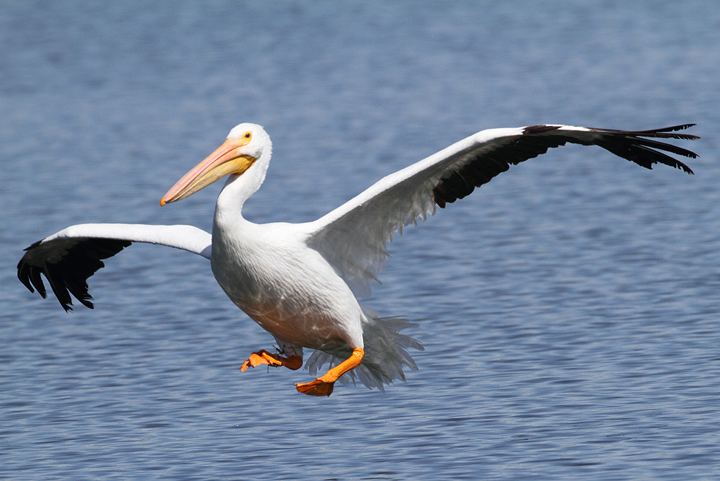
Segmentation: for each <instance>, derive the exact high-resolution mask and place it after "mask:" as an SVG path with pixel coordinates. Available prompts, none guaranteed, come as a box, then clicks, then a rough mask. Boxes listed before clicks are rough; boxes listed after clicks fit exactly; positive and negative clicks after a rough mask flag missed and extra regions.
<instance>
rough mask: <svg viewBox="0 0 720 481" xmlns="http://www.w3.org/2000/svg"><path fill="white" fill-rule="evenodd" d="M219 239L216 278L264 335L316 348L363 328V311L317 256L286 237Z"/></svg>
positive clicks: (214, 254) (214, 265)
mask: <svg viewBox="0 0 720 481" xmlns="http://www.w3.org/2000/svg"><path fill="white" fill-rule="evenodd" d="M215 237H216V236H215V235H213V250H212V259H211V264H212V270H213V274H214V275H215V278H216V279H217V281H218V283H219V284H220V286H221V287H222V288H223V290H224V291H225V292H226V294H227V295H228V296H229V297H230V299H231V300H232V301H233V302H234V303H235V304H236V305H237V306H238V307H240V308H241V309H242V310H243V311H245V312H246V313H247V314H248V315H249V316H250V317H252V318H253V319H254V320H255V321H256V322H257V323H258V324H260V325H261V326H262V327H263V328H264V329H265V330H267V331H269V332H271V333H272V334H273V335H275V336H276V337H278V338H280V339H283V340H286V341H288V342H294V343H297V344H300V345H303V346H306V347H314V348H319V347H321V346H322V344H323V343H326V342H331V341H332V342H334V341H336V340H337V339H338V338H342V339H343V340H347V338H348V336H350V337H353V338H354V337H356V336H357V335H358V334H357V333H352V334H351V333H350V331H354V330H357V329H358V328H359V326H360V320H361V316H362V310H361V308H360V306H359V304H358V303H357V300H356V299H355V296H354V295H353V294H352V292H351V291H350V289H349V288H348V286H347V285H346V284H345V282H344V281H343V280H342V279H341V278H340V277H339V276H338V275H337V274H336V273H335V271H334V270H333V269H332V267H330V265H329V264H328V263H327V262H326V261H325V260H324V258H322V256H320V254H318V253H317V251H314V250H312V249H310V248H308V247H307V246H306V245H305V244H304V243H303V242H301V241H298V242H293V241H292V238H289V237H287V236H271V237H268V236H262V235H258V236H255V237H252V238H240V239H238V238H218V239H217V241H216V239H215ZM356 324H357V328H356V327H354V326H355V325H356ZM360 336H361V333H360Z"/></svg>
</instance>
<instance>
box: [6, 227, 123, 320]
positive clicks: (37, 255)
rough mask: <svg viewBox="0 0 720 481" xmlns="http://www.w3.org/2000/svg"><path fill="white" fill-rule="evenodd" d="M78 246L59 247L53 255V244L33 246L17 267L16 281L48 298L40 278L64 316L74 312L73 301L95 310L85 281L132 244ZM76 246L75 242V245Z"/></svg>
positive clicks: (85, 243)
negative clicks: (55, 299)
mask: <svg viewBox="0 0 720 481" xmlns="http://www.w3.org/2000/svg"><path fill="white" fill-rule="evenodd" d="M79 241H80V243H79V244H71V245H69V246H64V247H60V251H54V250H53V249H55V244H54V241H48V242H47V243H44V242H43V240H40V241H37V242H34V243H33V244H31V245H30V246H28V247H27V248H26V249H25V254H24V255H23V256H22V258H21V259H20V261H19V262H18V265H17V277H18V279H19V280H20V282H21V283H22V284H23V285H24V286H25V287H26V288H27V289H28V290H29V291H30V292H31V293H33V292H35V291H37V293H38V294H39V295H40V297H42V298H46V297H47V292H46V290H45V286H44V284H43V280H42V277H45V279H46V280H47V281H48V282H49V284H50V287H51V289H52V291H53V293H54V294H55V297H56V298H57V299H58V302H59V303H60V306H61V307H62V308H63V310H64V311H65V312H69V311H72V310H73V297H74V298H75V299H77V301H78V302H79V303H80V304H82V305H83V306H85V307H87V308H88V309H94V308H95V306H94V304H93V302H92V301H91V299H92V296H91V295H90V293H89V292H88V286H87V279H88V278H89V277H90V276H92V275H93V274H94V273H95V272H96V271H97V270H98V269H100V268H102V267H104V265H105V264H104V263H103V262H102V261H101V259H106V258H108V257H112V256H113V255H115V254H117V253H118V252H120V251H121V250H122V249H124V248H125V247H128V246H129V245H131V244H132V241H127V240H115V239H95V238H81V239H79ZM76 242H77V241H76Z"/></svg>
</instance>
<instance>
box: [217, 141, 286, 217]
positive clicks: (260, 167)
mask: <svg viewBox="0 0 720 481" xmlns="http://www.w3.org/2000/svg"><path fill="white" fill-rule="evenodd" d="M271 157H272V150H271V149H269V148H266V149H265V150H264V151H263V153H262V155H260V158H258V159H257V160H256V161H255V163H254V164H253V165H252V166H251V167H250V168H249V169H248V170H246V171H245V173H244V174H242V175H231V176H230V177H228V180H227V181H226V182H225V186H224V187H223V189H222V190H221V191H220V195H219V196H218V199H217V203H216V204H215V225H217V224H218V223H221V224H227V223H237V222H242V221H243V220H244V218H243V216H242V208H243V206H244V205H245V201H247V200H248V199H249V198H250V197H251V196H252V195H253V194H254V193H255V192H257V191H258V189H260V186H261V185H262V183H263V182H264V181H265V174H266V173H267V169H268V167H269V165H270V158H271Z"/></svg>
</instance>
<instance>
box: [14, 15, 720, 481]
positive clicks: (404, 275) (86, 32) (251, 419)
mask: <svg viewBox="0 0 720 481" xmlns="http://www.w3.org/2000/svg"><path fill="white" fill-rule="evenodd" d="M207 3H208V4H207V5H201V4H200V2H197V3H194V2H152V3H148V2H140V1H123V2H115V3H112V4H111V3H109V2H80V1H72V2H31V1H22V2H21V1H15V2H13V1H8V2H4V3H3V4H2V6H0V69H1V70H0V72H1V75H0V104H1V105H2V107H1V109H0V111H1V112H2V118H1V119H0V145H2V166H3V169H2V170H3V172H2V174H1V177H0V178H1V179H2V188H1V189H0V203H1V204H2V224H3V227H4V228H3V229H2V230H0V282H2V286H3V288H2V290H0V302H1V303H2V313H1V314H0V316H1V318H2V322H0V340H1V341H2V344H1V346H2V347H0V478H2V479H8V480H54V479H68V480H70V479H72V480H84V479H88V480H96V479H103V480H110V479H118V480H135V479H137V480H144V479H173V480H208V479H258V478H265V479H297V478H307V479H372V478H375V479H412V480H419V479H427V480H435V479H493V480H518V479H538V480H542V479H547V480H551V479H552V480H558V479H564V480H577V479H583V480H616V479H617V480H621V479H663V480H701V479H716V477H717V476H718V475H719V473H720V294H719V292H720V236H719V235H718V234H719V233H720V231H719V227H718V221H719V220H720V202H719V200H720V196H719V195H718V185H720V181H719V180H720V162H719V161H718V158H717V157H718V156H717V152H718V151H719V150H720V145H719V142H718V132H719V131H720V101H719V98H718V79H719V78H720V12H719V11H718V9H717V7H716V5H715V4H714V3H713V2H705V1H686V2H649V1H648V2H642V1H640V2H619V1H618V2H603V4H602V5H600V4H598V3H597V2H595V3H593V2H588V3H586V4H585V5H575V4H574V3H572V2H542V3H538V2H531V1H526V2H506V3H501V2H495V3H492V4H490V3H484V2H482V3H481V2H452V3H450V2H448V3H445V2H438V3H435V2H424V3H420V2H414V3H411V2H384V3H380V2H363V3H355V4H351V5H343V6H340V5H338V4H336V3H334V2H319V3H318V2H313V3H309V2H308V3H301V2H272V4H270V2H253V3H237V2H220V1H218V2H207ZM241 121H254V122H258V123H261V124H263V125H265V127H266V128H267V130H268V131H269V132H270V134H271V135H272V136H273V139H274V154H275V155H274V161H273V164H272V166H271V168H270V172H269V177H268V180H267V182H266V184H265V186H264V188H263V189H262V191H261V192H260V193H258V195H257V196H256V197H254V198H253V200H252V201H251V202H250V203H249V204H248V208H247V213H248V215H249V216H250V217H251V218H252V219H253V220H255V221H278V220H286V221H295V222H298V221H305V220H310V219H313V218H315V217H318V216H320V215H322V214H323V213H325V212H326V211H328V210H330V209H331V208H333V207H334V206H336V205H338V204H340V203H341V202H342V201H344V200H346V199H348V198H349V197H350V196H352V195H354V194H355V193H357V192H359V191H361V190H362V189H364V188H365V187H366V186H368V185H369V184H370V183H371V182H372V181H374V180H376V179H378V178H379V177H381V176H383V175H385V174H387V173H389V172H391V171H393V170H396V169H399V168H401V167H403V166H405V165H407V164H408V163H410V162H413V161H415V160H418V159H420V158H422V157H424V156H426V155H428V154H430V153H432V152H435V151H436V150H438V149H440V148H442V147H444V146H446V145H448V144H450V143H451V142H453V141H455V140H458V139H460V138H462V137H464V136H466V135H468V134H470V133H472V132H474V131H476V130H480V129H483V128H490V127H504V126H518V125H527V124H532V123H540V122H564V123H571V124H579V125H591V126H598V127H610V128H628V129H645V128H652V127H660V126H665V125H672V124H675V123H684V122H698V123H699V126H698V127H697V128H696V133H698V134H700V135H703V137H704V138H703V140H702V141H700V142H697V143H695V144H693V145H692V148H693V149H695V150H696V151H697V152H698V153H700V154H701V157H700V158H699V159H697V160H695V161H692V162H691V166H692V167H693V168H694V170H695V172H696V175H695V176H687V175H685V174H683V173H682V172H680V171H676V170H673V169H669V168H658V169H656V170H653V171H646V170H644V169H641V168H639V167H637V166H636V165H634V164H630V163H629V162H625V161H623V160H621V159H617V158H613V157H612V156H611V155H610V154H608V153H606V152H604V151H602V150H600V149H597V148H594V149H591V148H581V147H577V146H576V147H568V148H565V149H561V150H556V151H553V152H551V153H550V154H548V155H546V156H544V157H541V158H539V159H536V160H533V161H530V162H527V163H526V164H523V165H522V166H520V167H518V168H513V169H511V171H510V172H508V173H506V174H503V175H502V176H500V177H499V178H497V179H495V180H494V181H493V182H492V183H490V184H489V185H487V186H485V187H483V188H482V189H480V190H479V191H477V192H475V193H474V194H473V195H472V196H471V197H469V198H467V199H465V200H464V201H462V202H459V203H456V204H454V205H452V206H450V207H449V208H448V209H446V210H444V211H441V212H440V213H439V215H437V216H436V217H434V218H432V219H431V220H430V221H428V222H427V223H425V224H424V225H421V226H419V227H418V228H414V229H409V230H407V231H406V233H405V235H403V236H401V237H398V238H397V239H395V241H394V242H393V244H392V245H391V252H392V258H391V261H390V263H389V264H388V266H387V269H386V270H385V271H384V273H383V275H382V278H381V279H382V282H383V284H382V285H381V286H378V287H377V288H376V289H375V290H374V292H373V295H372V297H371V298H369V299H367V304H368V305H369V306H371V307H372V308H373V309H375V310H376V311H378V312H380V313H382V314H384V315H402V316H405V317H407V318H409V319H412V320H413V321H415V322H416V326H415V327H414V328H413V329H412V331H411V334H412V335H414V336H416V337H417V338H419V339H420V340H422V342H423V343H424V344H425V351H424V352H419V353H416V354H415V359H416V360H417V363H418V365H419V368H420V369H419V370H418V371H416V372H411V373H410V374H409V375H408V380H407V382H406V383H400V384H395V385H392V386H390V387H389V388H388V389H387V390H386V391H385V392H377V391H369V390H367V389H365V388H364V387H362V386H357V387H353V386H352V385H347V386H338V387H337V388H336V389H335V393H334V394H333V396H332V397H330V398H328V399H318V398H311V397H306V396H301V395H299V394H298V393H296V392H295V390H294V388H293V383H295V382H299V381H304V380H308V379H310V376H309V374H308V373H307V372H306V371H304V370H303V371H297V372H290V371H287V370H272V371H268V370H266V369H262V368H261V369H255V370H253V371H252V372H248V373H245V374H241V373H240V372H239V370H238V367H239V366H240V364H241V362H242V360H243V359H245V357H246V356H247V354H248V353H250V352H251V351H253V350H257V349H259V348H269V347H271V346H272V338H271V337H270V336H269V335H268V334H266V333H265V332H264V331H262V330H261V329H260V328H259V327H258V326H257V325H255V323H253V322H252V321H251V320H249V319H248V318H247V317H246V316H245V315H244V314H243V313H241V312H240V311H238V310H237V309H236V308H235V307H234V306H233V305H232V304H231V303H230V302H229V300H227V299H226V297H225V295H224V294H223V293H222V292H221V290H220V288H219V287H218V286H217V284H216V283H215V280H214V279H213V277H212V275H211V273H210V269H209V264H208V262H207V261H205V260H204V259H202V258H196V257H195V256H191V255H189V254H186V253H183V252H179V251H175V250H171V249H162V248H158V247H153V246H133V247H132V248H130V249H127V250H126V251H125V252H123V253H122V255H119V256H117V257H115V258H113V259H110V260H109V261H108V262H107V264H108V267H107V268H106V269H104V270H102V271H100V272H99V273H98V274H97V275H96V276H95V277H93V278H92V279H91V282H90V284H91V293H92V294H93V295H94V297H95V300H96V309H95V310H94V311H90V310H87V309H83V308H81V307H80V308H77V310H76V311H75V312H72V313H70V314H67V315H66V314H65V313H64V312H63V311H62V310H61V309H60V307H59V305H58V304H57V303H56V302H55V301H54V299H53V300H50V299H48V300H46V301H42V300H40V299H39V298H36V296H34V295H31V294H30V293H28V292H27V291H26V290H25V289H24V287H23V286H22V285H20V283H19V282H17V279H16V278H15V264H16V263H17V260H18V259H19V258H20V256H21V254H22V248H24V247H26V246H27V245H29V244H30V243H31V242H33V241H35V240H37V239H40V238H42V237H44V236H46V235H48V234H50V233H52V232H55V231H57V230H59V229H60V228H62V227H65V226H67V225H70V224H74V223H80V222H141V223H157V224H169V223H189V224H194V225H197V226H199V227H202V228H205V229H209V228H210V223H211V217H212V212H213V203H214V199H215V196H216V195H217V192H218V187H213V188H209V189H207V190H206V191H203V192H201V193H199V194H197V195H196V196H193V197H192V198H191V199H189V200H187V201H183V202H182V203H179V204H176V205H172V206H168V207H165V208H160V207H159V205H158V200H159V198H160V197H161V196H162V194H163V193H164V192H165V191H166V190H167V188H168V187H169V186H170V185H172V184H173V183H174V182H175V181H176V180H177V179H178V178H179V176H180V175H182V174H183V173H184V172H185V171H186V170H187V169H188V168H189V167H191V166H192V165H194V164H195V163H196V162H197V161H198V160H199V159H201V158H202V157H204V156H205V155H206V154H207V153H208V152H209V151H210V150H211V149H213V148H214V147H215V146H216V145H217V144H219V143H220V142H221V141H222V140H223V138H224V136H225V134H226V133H227V131H228V130H229V129H230V128H231V127H232V126H233V125H235V124H236V123H238V122H241ZM661 167H662V166H661Z"/></svg>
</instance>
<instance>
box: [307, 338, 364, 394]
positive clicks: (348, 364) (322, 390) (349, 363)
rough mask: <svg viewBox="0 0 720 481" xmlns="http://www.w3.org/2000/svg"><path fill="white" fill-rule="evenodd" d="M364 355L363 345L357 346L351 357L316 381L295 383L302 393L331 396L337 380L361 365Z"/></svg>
mask: <svg viewBox="0 0 720 481" xmlns="http://www.w3.org/2000/svg"><path fill="white" fill-rule="evenodd" d="M364 356H365V350H364V349H363V348H362V347H356V348H355V349H353V351H352V354H350V357H349V358H347V359H345V360H344V361H343V362H341V363H340V364H338V365H337V366H335V367H334V368H332V369H330V370H329V371H328V372H326V373H325V374H323V375H322V376H320V377H319V378H317V379H315V380H314V381H310V382H303V383H299V384H295V388H296V389H297V390H298V391H300V392H301V393H303V394H310V395H311V396H329V395H331V394H332V392H333V386H334V385H335V381H337V380H338V379H340V376H342V375H343V374H345V373H346V372H348V371H349V370H350V369H354V368H356V367H357V366H359V365H360V363H361V362H362V359H363V357H364Z"/></svg>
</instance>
